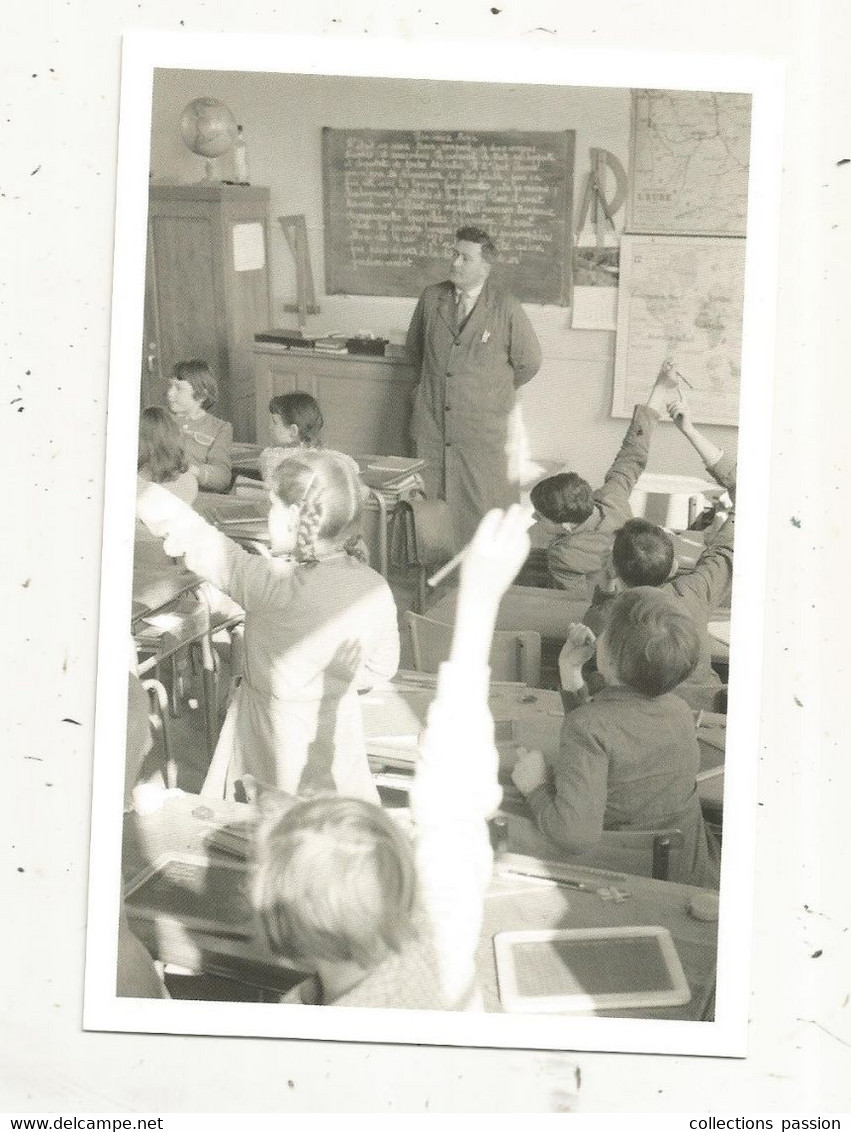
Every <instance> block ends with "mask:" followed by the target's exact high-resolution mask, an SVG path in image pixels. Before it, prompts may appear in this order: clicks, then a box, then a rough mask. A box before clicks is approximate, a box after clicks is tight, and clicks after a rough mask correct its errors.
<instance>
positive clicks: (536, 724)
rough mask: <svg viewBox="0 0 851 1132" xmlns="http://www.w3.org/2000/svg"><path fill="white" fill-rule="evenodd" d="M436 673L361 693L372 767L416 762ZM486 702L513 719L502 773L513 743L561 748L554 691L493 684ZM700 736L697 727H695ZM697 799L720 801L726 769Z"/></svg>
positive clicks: (506, 772)
mask: <svg viewBox="0 0 851 1132" xmlns="http://www.w3.org/2000/svg"><path fill="white" fill-rule="evenodd" d="M434 679H435V678H434V677H432V678H429V677H427V676H425V675H424V674H420V673H408V674H405V673H400V674H399V675H397V677H396V679H395V680H394V682H393V683H391V684H390V685H388V686H385V687H383V688H375V689H373V690H372V691H370V692H368V693H366V695H363V696H361V697H360V704H361V711H362V714H363V724H364V735H365V738H366V749H367V754H368V755H369V756H370V761H371V763H372V766H373V768H374V769H376V768H378V767H379V766H381V765H384V766H385V767H387V768H390V769H393V768H397V767H399V766H404V765H406V764H407V765H408V766H409V767H412V766H413V765H414V762H415V761H416V750H417V739H418V737H419V735H420V733H421V732H422V730H423V729H424V727H425V725H426V716H427V714H428V708H429V704H430V703H431V702H432V700H433V699H434V695H435V685H434ZM488 705H489V707H490V710H491V714H492V715H493V718H494V720H495V722H496V723H497V724H499V723H500V722H509V721H510V722H512V723H513V724H514V726H513V728H512V731H513V734H512V736H511V738H510V739H508V740H506V741H505V742H502V743H500V742H499V736H497V740H498V744H499V748H500V778H501V780H502V781H503V784H504V785H505V784H507V783H508V782H509V781H510V775H511V770H512V768H513V766H514V763H515V761H516V749H517V747H526V748H537V749H538V750H539V751H541V752H543V754H544V755H545V756H547V755H549V756H552V755H554V754H555V753H556V752H557V751H558V748H559V741H560V738H561V724H562V720H563V719H564V708H563V706H562V702H561V696H560V694H559V693H558V692H552V691H549V690H547V689H543V688H527V687H526V686H525V685H523V684H500V683H494V684H492V685H491V691H490V696H489V698H488ZM698 736H700V731H698ZM702 754H703V755H704V765H705V767H707V768H708V767H710V766H714V765H715V764H716V763H717V761H718V752H717V751H715V750H712V749H708V750H706V751H703V749H702ZM697 793H698V797H699V798H700V800H701V802H707V803H711V804H713V805H715V806H716V807H717V806H720V805H721V803H722V800H723V794H724V774H723V771H722V772H721V774H716V775H714V776H713V777H712V778H707V779H704V780H701V781H699V782H698V783H697Z"/></svg>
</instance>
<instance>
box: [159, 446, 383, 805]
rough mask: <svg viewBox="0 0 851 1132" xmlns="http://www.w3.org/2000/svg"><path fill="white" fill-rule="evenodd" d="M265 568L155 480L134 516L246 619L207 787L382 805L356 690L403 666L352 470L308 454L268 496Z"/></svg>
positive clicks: (285, 468) (280, 474)
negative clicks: (366, 542)
mask: <svg viewBox="0 0 851 1132" xmlns="http://www.w3.org/2000/svg"><path fill="white" fill-rule="evenodd" d="M270 500H271V509H270V512H269V533H270V536H271V541H272V553H273V557H272V558H271V559H269V558H264V557H261V556H259V555H255V554H249V553H248V552H247V551H245V550H244V549H243V548H242V547H240V546H238V545H237V544H236V543H235V542H233V541H232V540H231V539H229V538H227V537H226V536H225V535H223V534H221V532H219V531H218V530H216V529H215V527H212V526H210V525H209V524H208V523H206V522H205V521H204V520H203V519H202V518H201V516H200V515H198V514H197V513H196V512H194V511H193V510H192V509H191V508H189V507H186V506H184V505H183V504H181V503H180V502H179V501H178V500H176V499H175V498H174V497H173V496H171V495H169V493H168V492H165V491H163V490H162V489H161V488H158V487H157V486H156V485H154V484H147V485H146V484H143V483H140V485H139V493H138V497H137V515H138V517H139V518H140V519H141V520H142V521H143V522H144V523H145V524H146V525H147V526H148V527H149V528H150V529H151V530H152V532H153V533H154V534H157V535H159V536H160V537H163V538H164V540H165V541H164V544H163V546H164V549H165V552H166V554H168V555H173V556H179V555H182V556H183V557H184V560H185V563H186V565H187V567H188V568H189V569H190V570H193V571H194V572H195V573H196V574H198V575H199V576H200V577H201V578H204V579H205V580H206V581H208V582H210V583H211V584H212V585H214V586H215V587H217V589H219V590H222V591H223V592H224V593H226V594H227V595H228V596H229V597H231V598H232V599H233V600H234V601H235V602H237V603H238V605H239V606H241V607H242V608H243V609H244V610H245V672H244V675H243V677H242V680H241V683H240V685H239V687H238V689H237V692H236V695H235V698H234V700H233V702H232V703H231V705H230V708H229V710H228V714H227V717H226V719H225V723H224V726H223V728H222V733H221V736H220V738H219V744H218V747H217V749H216V754H215V757H214V760H213V768H212V769H211V774H210V775H209V776H208V784H207V787H206V790H207V791H208V792H210V793H212V792H214V786H215V785H219V786H220V791H221V793H227V794H230V793H231V792H232V787H233V785H234V784H235V782H236V780H238V779H239V778H240V777H241V776H242V774H243V773H248V774H251V775H253V776H254V778H255V779H257V781H258V782H260V783H262V784H265V785H267V786H273V787H277V788H279V789H281V790H284V791H287V792H288V793H291V794H298V795H309V794H315V793H319V792H323V791H337V792H338V793H341V794H350V795H353V796H355V797H360V798H368V799H370V800H376V799H377V798H378V793H377V791H376V788H375V785H374V783H373V780H372V775H371V773H370V770H369V765H368V763H367V757H366V746H365V741H364V735H363V722H362V718H361V710H360V704H359V702H358V696H357V690H358V688H359V687H360V688H366V687H369V686H370V685H371V684H373V683H375V682H376V681H377V680H380V679H387V678H389V677H391V676H392V675H393V674H394V673H395V671H396V668H397V667H398V664H399V631H398V625H397V618H396V606H395V603H394V601H393V595H392V594H391V592H390V588H389V586H388V585H387V582H386V581H385V580H384V578H382V577H381V575H380V574H378V573H377V572H376V571H374V570H372V569H370V567H369V566H367V565H366V564H365V562H364V561H363V559H362V556H361V554H360V552H359V544H358V541H357V540H358V536H359V534H360V530H359V523H360V514H361V506H362V503H361V492H360V486H359V483H358V481H357V477H356V476H355V475H354V473H353V472H352V470H351V468H350V467H349V465H348V464H346V463H344V462H343V461H341V460H340V459H338V458H337V457H336V456H334V455H333V454H331V453H325V452H312V451H304V452H302V453H300V454H298V455H297V456H295V457H292V458H291V459H289V460H286V461H285V462H284V463H283V464H281V466H280V467H279V468H278V470H277V472H276V474H275V486H274V489H273V490H272V491H271V492H270Z"/></svg>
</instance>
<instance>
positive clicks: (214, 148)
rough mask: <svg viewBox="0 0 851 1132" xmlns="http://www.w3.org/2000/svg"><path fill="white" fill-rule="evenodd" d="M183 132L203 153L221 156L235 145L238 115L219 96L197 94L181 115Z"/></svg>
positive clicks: (189, 143) (199, 154) (191, 145)
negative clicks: (235, 116)
mask: <svg viewBox="0 0 851 1132" xmlns="http://www.w3.org/2000/svg"><path fill="white" fill-rule="evenodd" d="M180 132H181V134H182V135H183V140H184V141H185V142H186V145H187V146H188V148H189V149H191V150H192V152H193V153H197V154H198V156H199V157H207V158H211V157H221V155H222V154H223V153H227V152H228V151H229V150H231V149H233V145H234V142H235V141H236V119H235V118H234V116H233V114H231V112H230V110H228V108H227V106H225V104H224V103H223V102H219V100H218V99H217V98H195V99H193V100H192V102H190V103H189V105H188V106H187V107H186V109H185V110H184V111H183V114H182V115H181V117H180Z"/></svg>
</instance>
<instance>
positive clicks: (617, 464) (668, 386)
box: [594, 361, 677, 520]
mask: <svg viewBox="0 0 851 1132" xmlns="http://www.w3.org/2000/svg"><path fill="white" fill-rule="evenodd" d="M676 392H677V384H676V378H675V376H674V371H673V363H672V362H669V361H666V362H665V363H664V365H663V366H662V368H661V370H660V371H659V374H658V376H657V378H656V381H655V382H654V383H653V388H652V389H651V390H650V396H649V397H648V398H647V403H646V404H645V405H636V406H635V408H634V409H633V413H632V420H631V421H630V424H629V428H628V429H627V430H626V436H625V437H624V439H623V444H621V446H620V450H619V451H618V454H617V456H615V458H614V461H613V462H612V466H611V467H610V468H609V470H608V472H606V478H605V480H604V481H603V486H602V487H601V488H598V490H597V491H595V492H594V497H595V498H596V500H597V502H598V503H599V504H601V505H602V506H603V507H604V508H607V509H608V508H611V509H613V510H614V511H615V513H616V515H617V516H618V517H620V518H623V519H624V520H626V519H628V518H629V517H630V516H631V514H632V512H631V511H630V509H629V497H630V495H631V494H632V490H633V488H634V487H635V485H636V483H637V481H638V477H639V476H640V475H641V473H642V472H643V471H644V469H645V468H646V466H647V457H648V455H649V454H650V440H651V438H652V436H653V432H654V430H655V427H656V422H657V421H658V420H659V418H660V417H661V416H662V414H663V413H664V412H665V411H666V409H667V406H668V404H669V403H672V402H673V400H674V399H675V398H676Z"/></svg>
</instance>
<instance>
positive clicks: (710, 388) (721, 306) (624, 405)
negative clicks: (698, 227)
mask: <svg viewBox="0 0 851 1132" xmlns="http://www.w3.org/2000/svg"><path fill="white" fill-rule="evenodd" d="M744 277H745V241H744V240H741V239H720V238H716V239H712V238H706V237H698V238H695V239H689V238H687V237H683V236H668V237H665V236H624V237H623V239H622V241H621V254H620V296H619V303H618V330H617V339H616V341H617V353H616V356H615V382H614V395H613V398H612V416H614V417H628V416H631V415H632V410H633V406H634V405H635V404H636V402H637V401H644V400H646V399H647V395H648V392H649V391H650V387H651V385H652V384H653V381H654V379H655V377H656V374H657V373H658V372H659V369H660V368H661V366H662V363H663V362H664V361H665V359H666V358H673V360H674V361H675V363H676V366H677V369H678V370H679V371H680V373H681V374H682V375H683V377H684V378H685V380H686V381H687V382H688V383H689V384H690V386H691V388H687V389H686V390H685V393H686V395H687V397H688V401H689V405H690V406H691V408H692V412H693V415H694V419H695V420H696V421H700V422H702V423H704V424H731V425H735V424H738V412H739V380H740V377H741V356H742V306H743V302H744Z"/></svg>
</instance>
